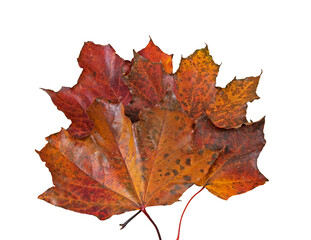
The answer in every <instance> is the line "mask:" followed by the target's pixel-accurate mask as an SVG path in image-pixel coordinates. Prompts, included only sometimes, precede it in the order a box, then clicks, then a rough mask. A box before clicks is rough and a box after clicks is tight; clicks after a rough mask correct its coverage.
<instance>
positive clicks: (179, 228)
mask: <svg viewBox="0 0 311 240" xmlns="http://www.w3.org/2000/svg"><path fill="white" fill-rule="evenodd" d="M204 188H205V185H204V186H203V187H202V188H201V189H200V190H199V191H198V192H197V193H196V194H194V195H193V196H192V197H191V198H190V200H189V201H188V203H187V205H186V206H185V208H184V211H183V212H182V214H181V217H180V221H179V226H178V234H177V239H176V240H179V236H180V228H181V222H182V219H183V216H184V214H185V211H186V209H187V207H188V205H189V203H190V202H191V201H192V199H193V198H194V197H195V196H196V195H198V194H199V193H200V192H202V191H203V189H204Z"/></svg>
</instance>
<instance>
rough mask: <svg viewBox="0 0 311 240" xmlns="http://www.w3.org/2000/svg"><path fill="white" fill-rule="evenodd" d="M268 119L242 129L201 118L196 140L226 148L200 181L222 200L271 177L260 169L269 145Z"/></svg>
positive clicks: (215, 147) (213, 147) (197, 144)
mask: <svg viewBox="0 0 311 240" xmlns="http://www.w3.org/2000/svg"><path fill="white" fill-rule="evenodd" d="M264 123H265V120H264V118H263V119H262V120H260V121H258V122H255V123H249V124H246V125H243V126H241V127H240V128H238V129H229V130H226V129H221V128H217V127H216V126H215V125H214V124H213V123H212V122H211V121H210V120H209V119H208V117H207V116H202V117H201V118H199V119H198V121H197V125H196V129H195V137H194V142H195V145H196V146H197V147H198V148H199V149H200V148H209V149H212V150H214V151H216V150H217V149H223V148H224V152H222V153H221V154H220V155H219V157H218V159H217V160H216V161H215V162H214V163H213V165H212V166H211V168H210V169H209V171H208V172H207V174H206V175H205V176H204V178H202V179H201V180H200V181H198V182H197V184H198V185H199V186H206V188H207V189H208V190H209V191H210V192H211V193H213V194H215V195H216V196H218V197H220V198H222V199H228V198H229V197H231V196H233V195H236V194H241V193H244V192H247V191H249V190H251V189H253V188H255V187H257V186H259V185H262V184H264V183H265V182H266V181H268V180H267V178H266V177H265V176H263V175H262V174H261V173H260V171H259V170H258V168H257V158H258V156H259V153H260V152H261V150H262V148H263V147H264V145H265V139H264V134H263V127H264Z"/></svg>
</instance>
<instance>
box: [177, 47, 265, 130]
mask: <svg viewBox="0 0 311 240" xmlns="http://www.w3.org/2000/svg"><path fill="white" fill-rule="evenodd" d="M219 67H220V65H217V64H216V63H215V62H214V60H213V58H212V56H211V55H210V53H209V50H208V48H207V46H206V47H205V48H203V49H199V50H196V51H195V52H194V53H193V54H192V55H190V56H189V57H187V58H182V59H181V62H180V65H179V68H178V70H177V72H176V73H175V75H174V79H175V81H176V84H175V85H174V87H175V94H176V97H177V99H178V101H179V102H180V103H181V105H182V107H183V109H184V110H185V111H186V112H187V113H188V114H189V115H190V116H192V117H193V118H198V117H200V115H201V114H202V113H203V112H206V114H207V115H208V117H209V118H210V119H211V121H212V122H213V123H214V124H215V125H216V126H217V127H221V128H236V127H239V126H241V124H243V123H245V122H247V120H246V117H245V116H246V108H247V102H251V101H253V100H255V99H258V98H259V97H258V96H257V94H256V88H257V85H258V81H259V78H260V76H258V77H248V78H245V79H240V80H237V79H234V80H233V81H231V82H230V83H229V84H228V85H227V86H226V88H221V87H216V86H215V85H216V77H217V75H218V71H219Z"/></svg>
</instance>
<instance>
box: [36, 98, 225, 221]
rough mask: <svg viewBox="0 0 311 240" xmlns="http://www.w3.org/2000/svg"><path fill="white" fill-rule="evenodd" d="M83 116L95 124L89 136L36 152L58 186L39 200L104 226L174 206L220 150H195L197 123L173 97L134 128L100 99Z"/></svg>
mask: <svg viewBox="0 0 311 240" xmlns="http://www.w3.org/2000/svg"><path fill="white" fill-rule="evenodd" d="M87 113H88V115H89V117H90V119H91V120H92V121H93V122H94V131H93V132H92V134H91V135H90V136H89V137H86V138H83V139H77V138H74V137H72V136H71V135H70V134H69V133H68V131H66V130H62V131H61V132H59V133H56V134H54V135H51V136H50V137H49V138H47V140H48V144H47V145H46V146H45V148H44V149H43V150H41V151H40V152H39V154H40V156H41V158H42V160H43V161H44V162H46V164H47V167H48V168H49V169H50V171H51V173H52V176H53V182H54V185H55V187H53V188H51V189H49V190H48V191H47V192H45V193H44V194H42V195H41V196H40V198H41V199H44V200H46V201H48V202H50V203H52V204H54V205H57V206H61V207H64V208H67V209H71V210H74V211H78V212H86V213H89V214H93V215H96V216H98V217H99V218H100V219H105V218H108V217H110V216H111V215H113V214H118V213H121V212H124V211H129V210H133V209H143V208H145V207H147V206H151V205H167V204H172V203H174V202H175V201H177V200H178V198H179V197H180V195H181V194H182V193H183V192H184V191H185V190H186V189H187V188H189V187H190V186H191V185H192V184H193V182H196V181H198V180H199V179H200V178H202V177H203V176H204V172H207V170H208V168H209V167H210V165H211V164H212V163H213V162H214V161H215V159H216V158H217V156H218V152H219V151H212V150H209V149H203V150H202V149H201V150H200V151H194V150H192V148H191V143H192V136H193V123H194V121H193V119H191V118H189V117H188V116H187V115H186V114H185V113H183V112H182V111H181V109H179V107H178V103H176V101H174V96H172V95H170V94H169V95H168V96H167V99H166V102H164V103H161V104H160V105H159V106H155V107H153V108H151V109H146V110H144V111H143V112H142V113H141V120H140V121H139V122H137V123H135V124H132V122H131V121H130V119H129V118H127V117H126V116H125V115H124V109H123V106H122V104H111V103H108V102H106V101H105V100H97V101H95V103H94V104H93V105H92V106H91V107H90V108H89V110H88V111H87ZM106 199H107V201H106ZM118 205H120V207H119V208H118V207H117V206H118Z"/></svg>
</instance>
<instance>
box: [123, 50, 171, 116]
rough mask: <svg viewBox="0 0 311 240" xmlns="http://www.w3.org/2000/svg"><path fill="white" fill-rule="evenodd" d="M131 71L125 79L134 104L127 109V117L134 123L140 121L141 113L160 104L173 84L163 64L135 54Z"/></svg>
mask: <svg viewBox="0 0 311 240" xmlns="http://www.w3.org/2000/svg"><path fill="white" fill-rule="evenodd" d="M132 62H133V63H132V66H131V71H130V72H129V74H128V75H126V76H124V77H123V80H124V82H125V83H126V84H127V85H128V87H129V89H130V92H131V95H132V97H133V100H132V102H131V103H130V104H129V105H127V106H126V107H125V112H126V115H127V116H129V117H130V118H131V120H132V121H133V122H135V121H138V120H139V112H140V111H141V110H142V109H143V108H145V107H152V106H154V105H156V104H157V103H159V102H160V101H161V100H162V99H163V98H164V96H165V93H166V92H167V90H169V89H171V88H172V87H171V86H172V84H173V77H172V75H170V74H168V73H166V72H165V70H164V68H163V65H162V63H154V62H151V61H150V60H149V59H147V58H145V57H143V56H141V55H139V54H138V53H136V52H134V58H133V60H132Z"/></svg>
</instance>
